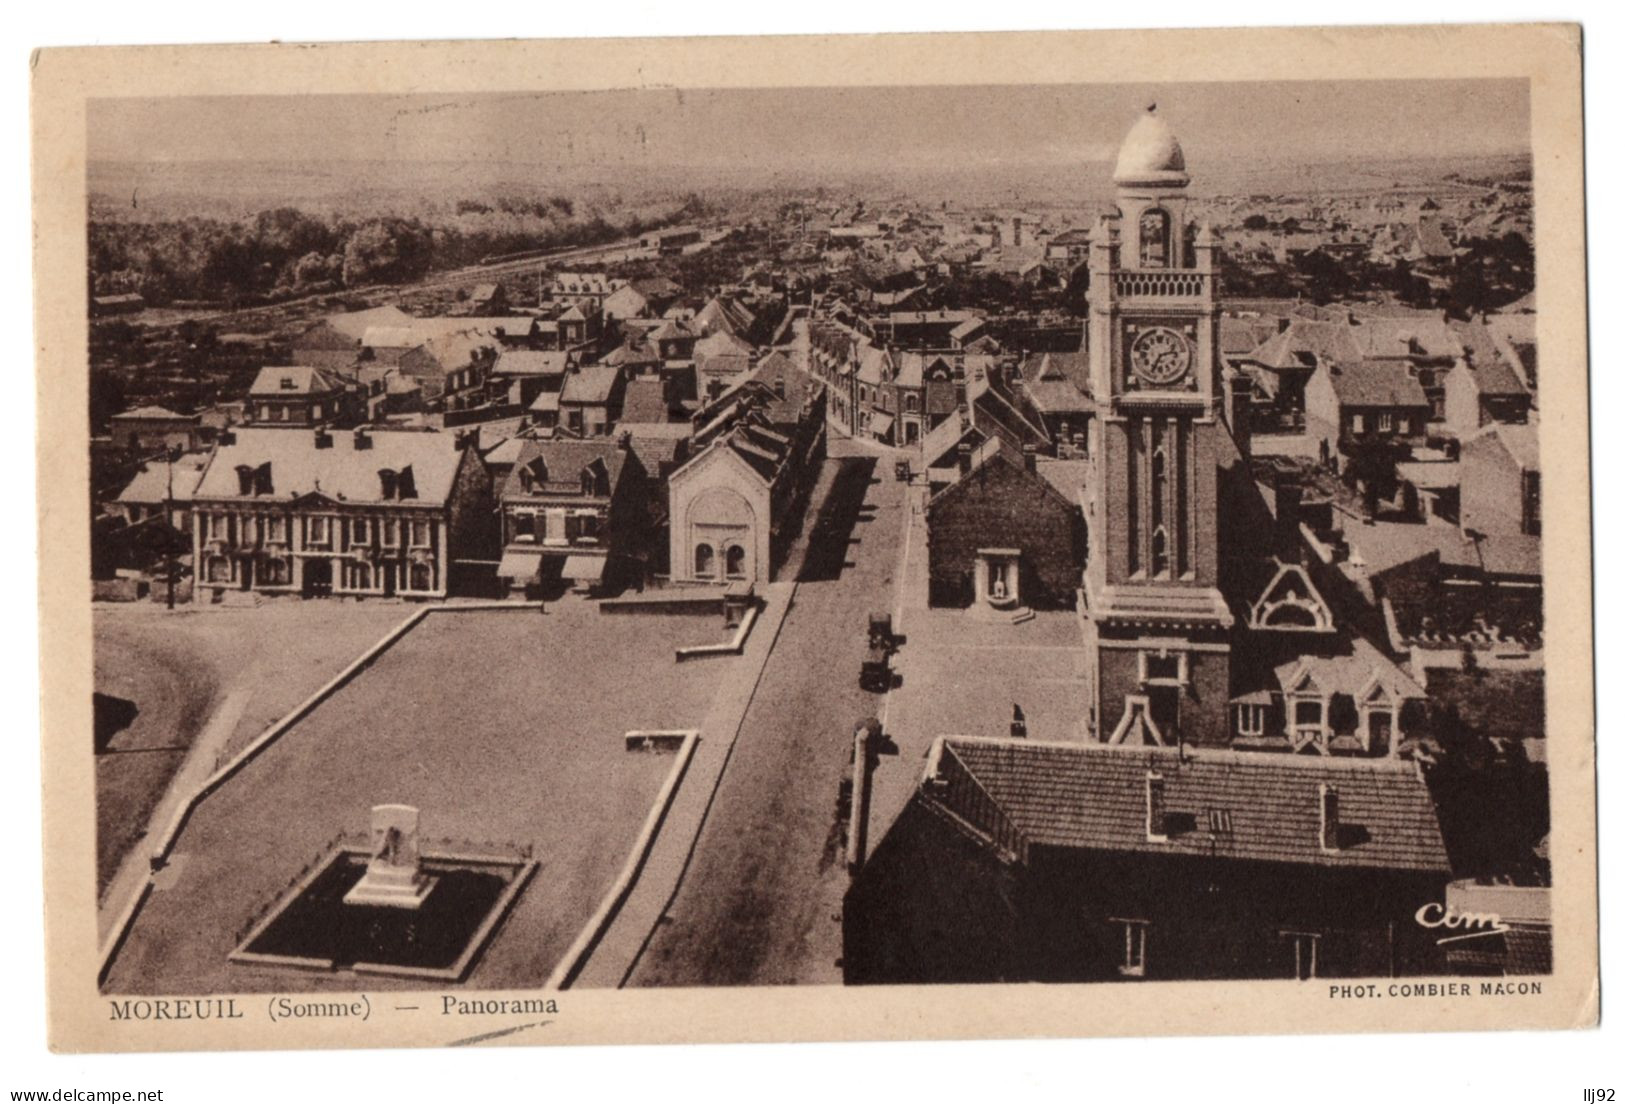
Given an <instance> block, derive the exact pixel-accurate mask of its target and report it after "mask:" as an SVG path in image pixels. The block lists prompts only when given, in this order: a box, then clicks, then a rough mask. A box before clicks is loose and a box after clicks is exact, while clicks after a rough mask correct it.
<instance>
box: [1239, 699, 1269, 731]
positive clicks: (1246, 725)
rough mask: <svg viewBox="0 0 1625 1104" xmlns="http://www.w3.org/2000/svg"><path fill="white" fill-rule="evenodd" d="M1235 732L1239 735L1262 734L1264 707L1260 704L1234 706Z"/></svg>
mask: <svg viewBox="0 0 1625 1104" xmlns="http://www.w3.org/2000/svg"><path fill="white" fill-rule="evenodd" d="M1236 732H1237V734H1238V735H1241V736H1262V735H1264V707H1263V706H1262V705H1238V706H1236Z"/></svg>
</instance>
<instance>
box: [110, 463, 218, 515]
mask: <svg viewBox="0 0 1625 1104" xmlns="http://www.w3.org/2000/svg"><path fill="white" fill-rule="evenodd" d="M208 464H209V454H208V453H206V452H189V453H187V454H185V455H184V456H182V457H180V459H178V460H176V461H175V463H174V465H173V469H174V470H173V473H171V471H170V467H171V466H170V465H168V464H161V463H157V462H152V463H147V464H142V465H141V469H140V470H139V471H137V472H136V473H135V478H134V479H132V480H130V482H129V484H128V485H126V486H125V488H124V489H123V490H122V491H120V492H119V496H118V500H117V501H119V502H130V503H137V504H145V503H152V502H162V501H164V499H166V498H168V499H169V500H170V501H171V502H177V503H182V502H190V501H192V492H193V491H194V490H196V489H197V485H198V479H199V478H200V477H201V476H202V475H203V469H204V468H206V467H208Z"/></svg>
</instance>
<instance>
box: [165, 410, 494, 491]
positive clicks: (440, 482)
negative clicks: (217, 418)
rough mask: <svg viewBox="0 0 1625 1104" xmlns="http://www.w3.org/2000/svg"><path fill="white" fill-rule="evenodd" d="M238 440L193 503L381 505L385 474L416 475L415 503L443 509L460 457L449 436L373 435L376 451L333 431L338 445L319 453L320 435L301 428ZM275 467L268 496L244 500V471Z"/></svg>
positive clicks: (215, 462) (218, 459)
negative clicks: (315, 495)
mask: <svg viewBox="0 0 1625 1104" xmlns="http://www.w3.org/2000/svg"><path fill="white" fill-rule="evenodd" d="M235 433H236V440H235V441H234V442H233V443H231V444H229V445H221V446H219V448H217V449H216V450H215V454H214V458H213V459H212V460H211V461H210V462H209V466H208V468H207V469H206V470H205V471H204V473H203V478H202V480H201V481H200V482H199V483H198V488H197V492H196V495H195V497H197V498H199V499H205V498H228V499H230V498H247V499H253V500H256V501H273V502H275V501H287V500H290V499H294V498H298V497H300V496H302V495H306V494H310V493H312V492H320V493H322V494H325V495H327V496H328V497H330V498H335V499H341V500H343V501H346V502H382V501H384V499H383V497H382V492H381V489H380V483H379V479H378V472H379V470H380V469H384V468H387V469H389V470H391V471H400V470H401V469H402V468H406V467H410V468H411V469H412V476H413V483H414V484H415V485H416V488H417V496H416V498H414V499H411V500H409V501H413V502H421V503H424V504H425V505H439V504H442V503H444V502H445V501H446V500H447V499H448V498H449V497H450V495H451V489H452V481H453V480H454V478H455V477H456V474H457V465H458V463H459V461H460V460H461V459H462V453H461V452H459V451H458V449H457V448H456V446H455V443H454V440H453V436H452V435H451V434H449V433H426V432H422V431H413V430H374V431H372V432H370V433H367V434H365V436H366V437H367V438H368V439H370V441H371V446H370V447H369V448H366V449H364V450H360V449H357V448H356V447H355V441H356V437H357V434H356V433H352V432H350V431H348V430H334V431H333V432H332V433H330V434H329V437H330V438H331V441H332V444H331V446H330V447H328V448H317V447H316V443H315V435H314V434H313V433H310V432H306V431H304V430H297V429H252V428H250V429H241V428H240V429H237V430H235ZM267 463H268V464H270V465H271V487H272V491H271V493H270V494H265V495H257V496H256V495H244V494H243V493H242V491H241V487H240V484H239V482H238V478H237V468H238V466H239V465H246V466H247V467H250V468H258V467H260V466H261V465H263V464H267Z"/></svg>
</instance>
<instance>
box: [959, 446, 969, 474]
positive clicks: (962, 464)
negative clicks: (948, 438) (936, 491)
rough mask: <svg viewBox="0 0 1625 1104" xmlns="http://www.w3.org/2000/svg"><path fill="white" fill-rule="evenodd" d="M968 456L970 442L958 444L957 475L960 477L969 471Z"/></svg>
mask: <svg viewBox="0 0 1625 1104" xmlns="http://www.w3.org/2000/svg"><path fill="white" fill-rule="evenodd" d="M970 456H971V447H970V442H968V441H961V442H959V474H960V475H964V474H965V473H966V472H968V471H970Z"/></svg>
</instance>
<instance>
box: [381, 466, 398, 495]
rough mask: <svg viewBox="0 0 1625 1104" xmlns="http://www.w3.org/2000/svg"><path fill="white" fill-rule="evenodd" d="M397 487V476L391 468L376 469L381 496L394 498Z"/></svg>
mask: <svg viewBox="0 0 1625 1104" xmlns="http://www.w3.org/2000/svg"><path fill="white" fill-rule="evenodd" d="M398 487H399V476H398V475H397V474H396V472H395V471H394V470H393V469H391V468H379V469H378V490H379V494H380V496H381V497H383V498H386V499H390V498H394V497H395V493H396V490H397V489H398Z"/></svg>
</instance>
